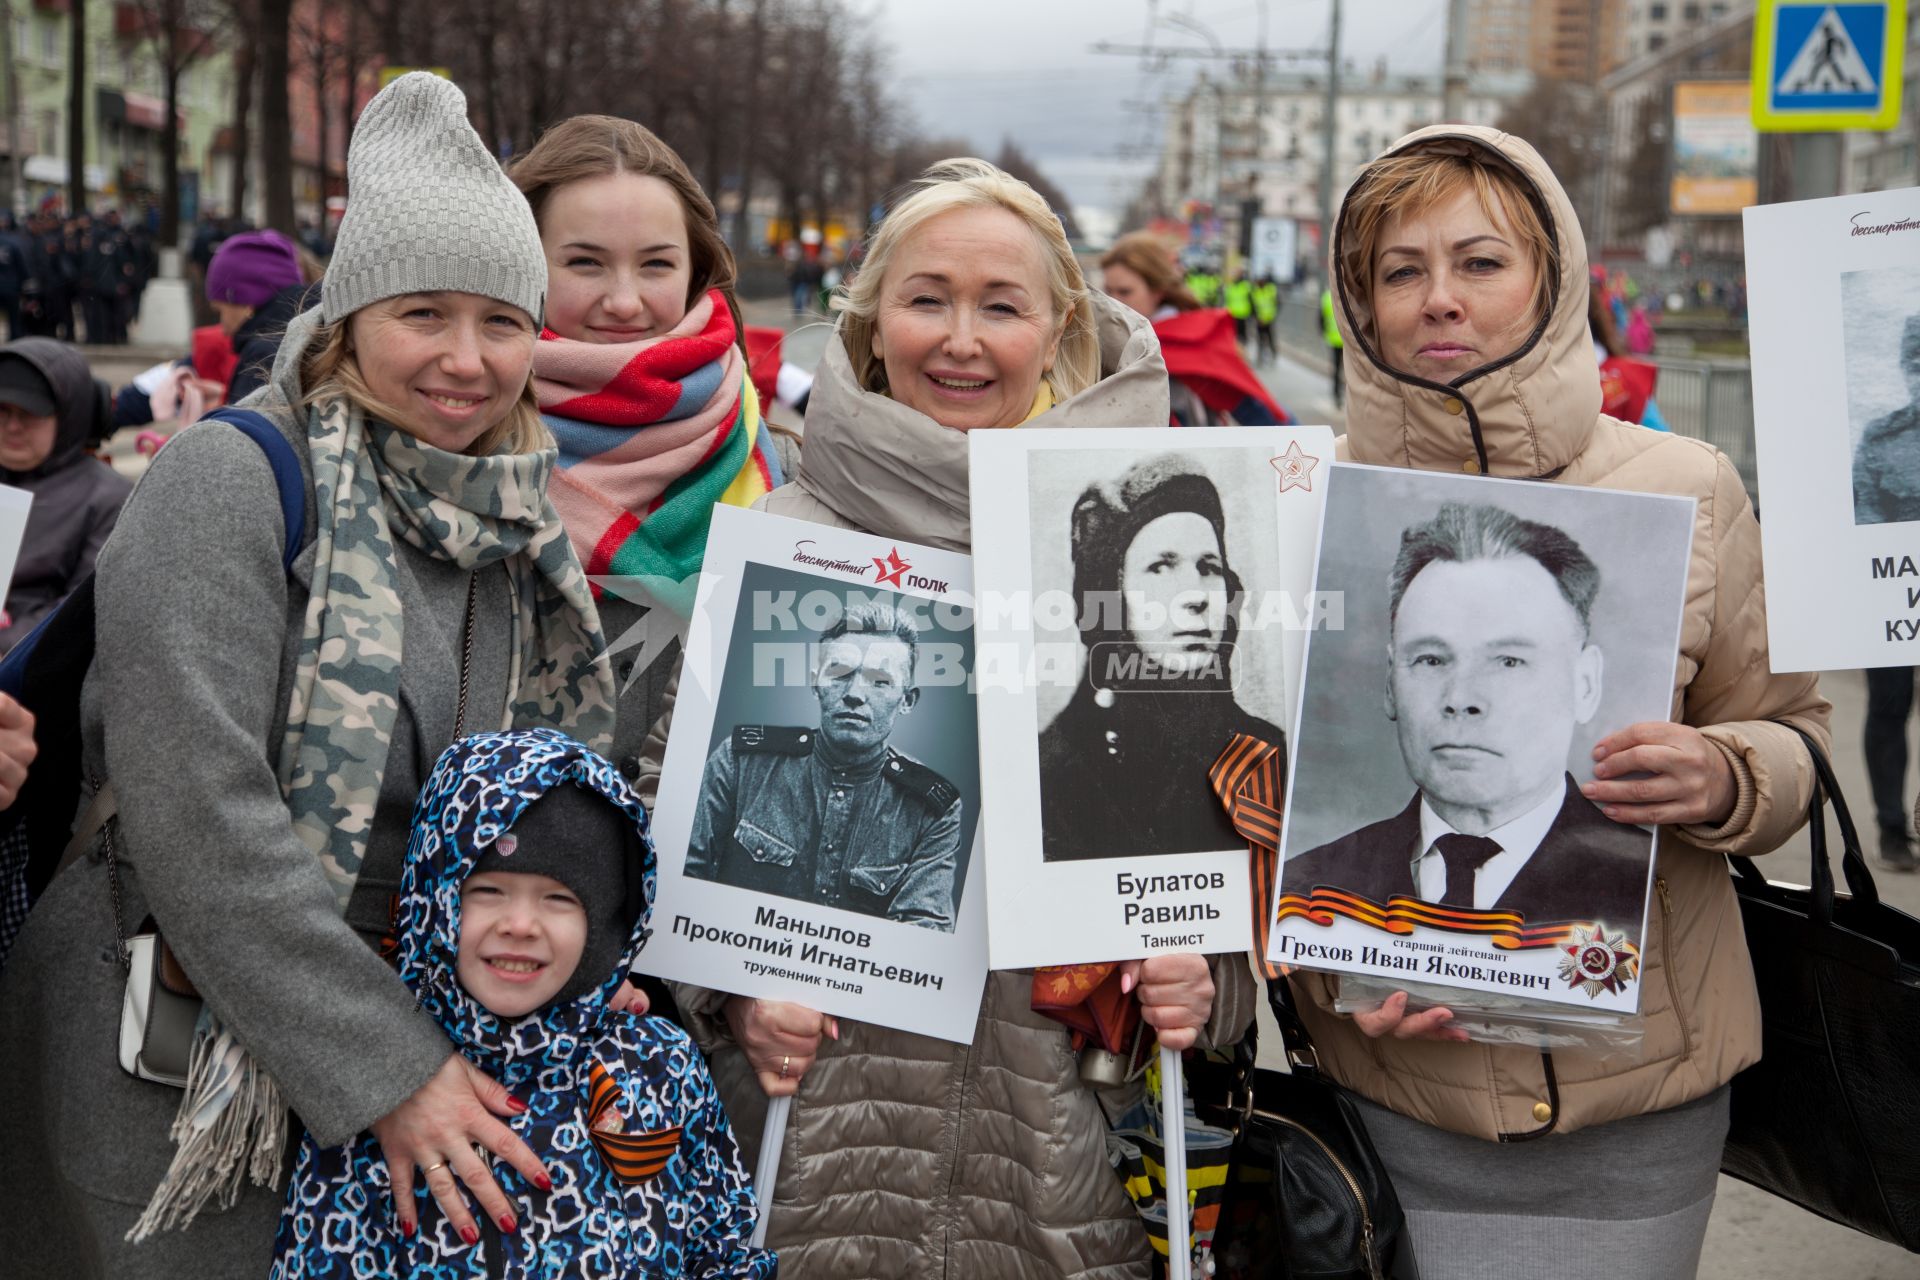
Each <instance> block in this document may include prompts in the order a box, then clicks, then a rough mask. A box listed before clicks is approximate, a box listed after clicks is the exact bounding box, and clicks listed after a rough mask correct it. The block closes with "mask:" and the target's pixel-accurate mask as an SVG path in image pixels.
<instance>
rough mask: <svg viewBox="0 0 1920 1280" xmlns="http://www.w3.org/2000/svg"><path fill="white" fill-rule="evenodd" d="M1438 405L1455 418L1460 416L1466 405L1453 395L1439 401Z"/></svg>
mask: <svg viewBox="0 0 1920 1280" xmlns="http://www.w3.org/2000/svg"><path fill="white" fill-rule="evenodd" d="M1440 407H1441V408H1442V409H1445V410H1446V411H1447V412H1448V413H1450V414H1452V415H1454V416H1455V417H1456V418H1457V417H1459V416H1460V414H1461V412H1462V411H1463V410H1465V409H1466V407H1467V406H1465V405H1464V404H1461V403H1460V401H1459V400H1458V399H1456V398H1455V397H1453V396H1448V397H1447V398H1446V399H1445V400H1442V401H1441V402H1440Z"/></svg>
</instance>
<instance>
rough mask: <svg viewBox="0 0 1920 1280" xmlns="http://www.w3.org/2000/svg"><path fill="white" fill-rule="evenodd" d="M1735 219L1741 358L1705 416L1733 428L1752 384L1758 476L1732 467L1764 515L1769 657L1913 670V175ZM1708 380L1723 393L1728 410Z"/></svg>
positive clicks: (1917, 513)
mask: <svg viewBox="0 0 1920 1280" xmlns="http://www.w3.org/2000/svg"><path fill="white" fill-rule="evenodd" d="M1741 217H1742V223H1743V230H1742V235H1743V238H1744V240H1745V244H1746V255H1745V256H1746V264H1747V281H1748V295H1747V296H1748V307H1749V312H1748V342H1749V346H1750V348H1751V359H1750V360H1749V362H1748V364H1749V368H1748V370H1747V375H1748V376H1747V377H1745V378H1742V377H1740V376H1738V373H1739V371H1738V370H1734V369H1730V368H1725V367H1722V368H1718V369H1715V370H1713V371H1712V372H1713V373H1714V374H1716V375H1718V377H1717V379H1716V380H1717V382H1718V383H1719V385H1718V386H1714V385H1713V383H1712V382H1710V383H1709V386H1710V387H1712V389H1713V391H1714V395H1713V396H1712V397H1711V400H1712V404H1711V406H1710V412H1709V415H1708V416H1709V417H1710V418H1713V419H1717V420H1718V421H1719V423H1720V425H1719V426H1717V427H1716V426H1710V427H1709V438H1712V439H1714V440H1715V442H1716V443H1722V444H1723V447H1725V445H1724V442H1725V441H1726V440H1728V439H1729V438H1731V439H1733V440H1735V441H1737V440H1738V436H1737V435H1736V436H1734V437H1728V436H1726V435H1725V434H1723V433H1725V432H1727V431H1729V430H1733V429H1734V424H1739V426H1740V427H1741V428H1744V423H1745V414H1744V413H1742V412H1740V410H1742V409H1744V408H1745V407H1746V406H1745V405H1744V404H1741V403H1740V401H1741V400H1742V399H1743V398H1744V397H1742V396H1740V395H1739V392H1740V391H1741V390H1742V388H1741V387H1740V386H1739V384H1740V383H1741V382H1743V381H1750V382H1751V389H1752V398H1751V400H1750V401H1748V403H1750V404H1751V405H1752V418H1753V458H1754V463H1755V466H1756V468H1757V472H1758V474H1757V476H1755V475H1751V474H1749V475H1744V476H1743V479H1744V480H1745V481H1746V484H1747V486H1748V488H1749V490H1750V491H1751V492H1752V496H1753V501H1754V506H1755V508H1756V509H1757V510H1758V511H1759V512H1760V513H1761V515H1762V517H1763V518H1762V520H1761V523H1760V549H1761V555H1762V558H1763V560H1764V561H1765V567H1766V581H1767V608H1766V618H1767V665H1768V666H1769V667H1770V668H1771V669H1772V670H1773V671H1774V672H1775V673H1776V674H1778V673H1782V672H1789V671H1834V670H1860V669H1862V668H1865V669H1869V670H1870V669H1873V668H1876V667H1899V668H1905V669H1911V668H1913V667H1914V666H1916V665H1920V604H1917V603H1916V600H1915V598H1914V596H1913V594H1912V591H1911V588H1912V587H1913V586H1914V585H1915V578H1916V576H1917V575H1916V571H1915V568H1914V563H1915V560H1916V557H1915V556H1914V548H1913V529H1914V525H1913V522H1914V521H1920V187H1907V188H1903V189H1899V190H1890V191H1874V192H1871V193H1868V194H1866V195H1863V196H1851V195H1849V196H1835V197H1832V198H1831V199H1824V200H1789V201H1783V202H1780V203H1777V204H1765V205H1753V206H1751V207H1750V208H1748V209H1746V210H1744V211H1743V213H1742V215H1741ZM1729 375H1733V376H1729ZM1696 385H1697V384H1696ZM1721 387H1725V388H1726V389H1727V390H1730V391H1733V392H1734V393H1735V394H1734V400H1733V407H1734V409H1735V412H1734V414H1733V415H1732V416H1731V417H1729V415H1728V414H1727V413H1726V412H1725V409H1726V407H1728V401H1727V398H1726V397H1725V396H1723V395H1722V394H1721V390H1720V388H1721ZM1666 395H1667V388H1666V386H1665V384H1664V383H1663V384H1662V387H1661V399H1662V402H1663V403H1664V402H1665V400H1666ZM1723 489H1724V486H1723ZM1729 496H1731V495H1729Z"/></svg>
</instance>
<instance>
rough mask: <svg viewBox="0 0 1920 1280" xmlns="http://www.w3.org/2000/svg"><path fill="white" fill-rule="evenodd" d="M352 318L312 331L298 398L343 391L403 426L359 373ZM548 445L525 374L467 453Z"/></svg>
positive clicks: (313, 400) (308, 402)
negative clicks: (506, 404)
mask: <svg viewBox="0 0 1920 1280" xmlns="http://www.w3.org/2000/svg"><path fill="white" fill-rule="evenodd" d="M352 319H353V317H352V316H341V317H340V318H339V319H338V320H333V321H328V322H326V323H323V324H321V325H320V326H319V327H318V328H316V329H315V330H314V331H313V338H312V340H311V341H310V342H309V344H308V346H307V349H306V351H305V352H304V353H302V355H301V357H300V385H301V387H303V388H304V389H305V390H304V391H303V392H302V394H301V396H300V403H301V405H303V406H312V405H316V404H318V403H320V402H321V401H322V400H330V399H332V398H333V397H335V396H344V397H346V398H347V400H349V401H350V402H352V403H353V404H355V405H357V406H358V407H359V409H360V411H361V412H362V413H365V414H367V415H368V416H369V417H374V418H378V419H380V421H382V422H384V423H386V424H387V425H388V426H391V427H393V428H394V429H395V430H398V431H406V430H407V428H406V425H405V421H404V418H403V415H402V414H401V412H400V411H399V410H398V409H396V408H394V407H393V406H392V405H389V404H383V403H381V401H380V399H379V397H377V396H375V395H374V394H373V391H372V390H371V389H370V388H369V387H368V386H367V380H366V379H365V378H364V377H362V376H361V373H360V361H359V360H358V359H356V358H355V356H354V354H353V341H352V338H351V336H350V335H349V333H348V324H349V322H350V321H351V320H352ZM407 434H409V435H411V434H413V433H412V432H410V431H408V432H407ZM553 447H554V444H553V434H552V433H551V432H550V431H548V430H547V424H546V423H545V422H542V421H541V420H540V404H539V401H538V400H536V399H535V398H534V391H533V379H532V377H528V379H527V385H526V386H525V387H523V388H521V391H520V397H519V399H517V400H515V401H514V402H513V407H512V408H511V409H509V410H507V416H506V417H504V418H502V419H501V420H500V421H499V422H497V423H495V424H494V425H493V426H491V427H489V428H487V430H486V431H485V432H484V433H482V435H481V436H480V438H479V439H478V440H475V441H474V442H473V443H472V444H471V445H469V446H468V447H467V454H468V456H470V457H475V458H484V457H487V456H489V455H491V454H496V453H537V452H539V451H540V450H542V449H551V448H553Z"/></svg>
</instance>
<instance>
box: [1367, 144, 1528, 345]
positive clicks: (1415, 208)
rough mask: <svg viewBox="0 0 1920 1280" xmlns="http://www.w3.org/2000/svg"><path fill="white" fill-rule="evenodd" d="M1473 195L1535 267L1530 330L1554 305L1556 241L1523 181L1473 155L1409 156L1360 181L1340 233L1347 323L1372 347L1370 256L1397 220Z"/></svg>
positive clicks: (1383, 163)
mask: <svg viewBox="0 0 1920 1280" xmlns="http://www.w3.org/2000/svg"><path fill="white" fill-rule="evenodd" d="M1466 190H1471V191H1472V192H1473V194H1474V198H1475V199H1476V200H1477V201H1479V203H1480V211H1481V212H1482V213H1484V214H1485V215H1486V216H1487V217H1488V218H1489V219H1490V220H1492V221H1493V222H1496V223H1499V222H1504V223H1505V224H1506V225H1507V227H1508V228H1509V229H1510V230H1511V231H1512V232H1513V234H1514V236H1515V238H1516V239H1518V240H1519V242H1520V250H1521V252H1523V253H1524V254H1526V256H1527V258H1528V260H1529V261H1531V262H1532V264H1533V269H1534V283H1533V301H1532V304H1531V305H1532V311H1533V323H1534V324H1535V325H1536V326H1537V325H1538V324H1540V323H1541V321H1542V320H1543V319H1544V318H1545V317H1546V314H1547V309H1548V307H1549V306H1551V305H1552V298H1553V296H1554V282H1555V278H1556V276H1557V275H1558V272H1559V270H1560V254H1559V250H1558V248H1557V247H1556V246H1555V244H1554V241H1553V233H1552V232H1551V231H1550V230H1548V227H1547V223H1546V220H1545V218H1544V217H1543V215H1542V214H1541V211H1540V210H1539V208H1538V207H1537V206H1536V205H1535V203H1534V199H1533V196H1532V194H1531V193H1530V192H1529V191H1528V190H1527V187H1526V186H1525V185H1524V182H1523V180H1522V179H1521V178H1520V177H1519V176H1518V175H1517V174H1516V173H1514V171H1513V170H1512V169H1510V168H1509V167H1508V166H1507V165H1505V164H1504V163H1501V162H1499V161H1497V160H1495V159H1494V158H1492V157H1491V156H1490V155H1489V154H1488V153H1485V152H1483V151H1481V150H1480V149H1479V148H1475V149H1473V150H1471V151H1469V152H1468V153H1467V154H1465V155H1457V154H1453V153H1450V152H1440V151H1429V150H1421V149H1419V148H1417V147H1416V148H1412V149H1409V150H1406V151H1401V152H1397V153H1395V154H1393V155H1389V156H1387V157H1385V158H1384V159H1382V160H1379V161H1377V162H1376V163H1375V164H1373V165H1372V166H1370V167H1369V168H1368V169H1367V171H1366V172H1365V173H1363V174H1361V175H1360V181H1359V182H1358V183H1356V184H1355V186H1354V189H1353V193H1352V194H1351V195H1349V196H1348V197H1347V203H1346V210H1345V212H1344V213H1343V214H1342V215H1341V224H1340V228H1339V241H1338V244H1339V251H1340V260H1339V271H1340V285H1341V289H1342V290H1343V292H1344V294H1345V299H1346V305H1347V310H1348V315H1349V316H1350V317H1352V318H1353V320H1354V323H1355V325H1356V326H1357V327H1358V328H1359V330H1360V332H1361V334H1362V335H1363V336H1364V337H1366V338H1367V339H1368V340H1369V341H1372V340H1373V270H1374V254H1375V253H1376V252H1377V251H1378V249H1379V247H1380V235H1381V232H1382V231H1384V230H1385V228H1386V225H1387V223H1388V222H1389V221H1391V220H1392V219H1394V218H1403V217H1411V216H1414V215H1417V214H1422V213H1425V212H1427V211H1428V210H1430V209H1433V208H1435V207H1436V206H1438V205H1440V204H1443V203H1445V202H1446V201H1448V200H1451V199H1453V198H1455V197H1456V196H1457V195H1459V194H1460V192H1462V191H1466Z"/></svg>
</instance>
